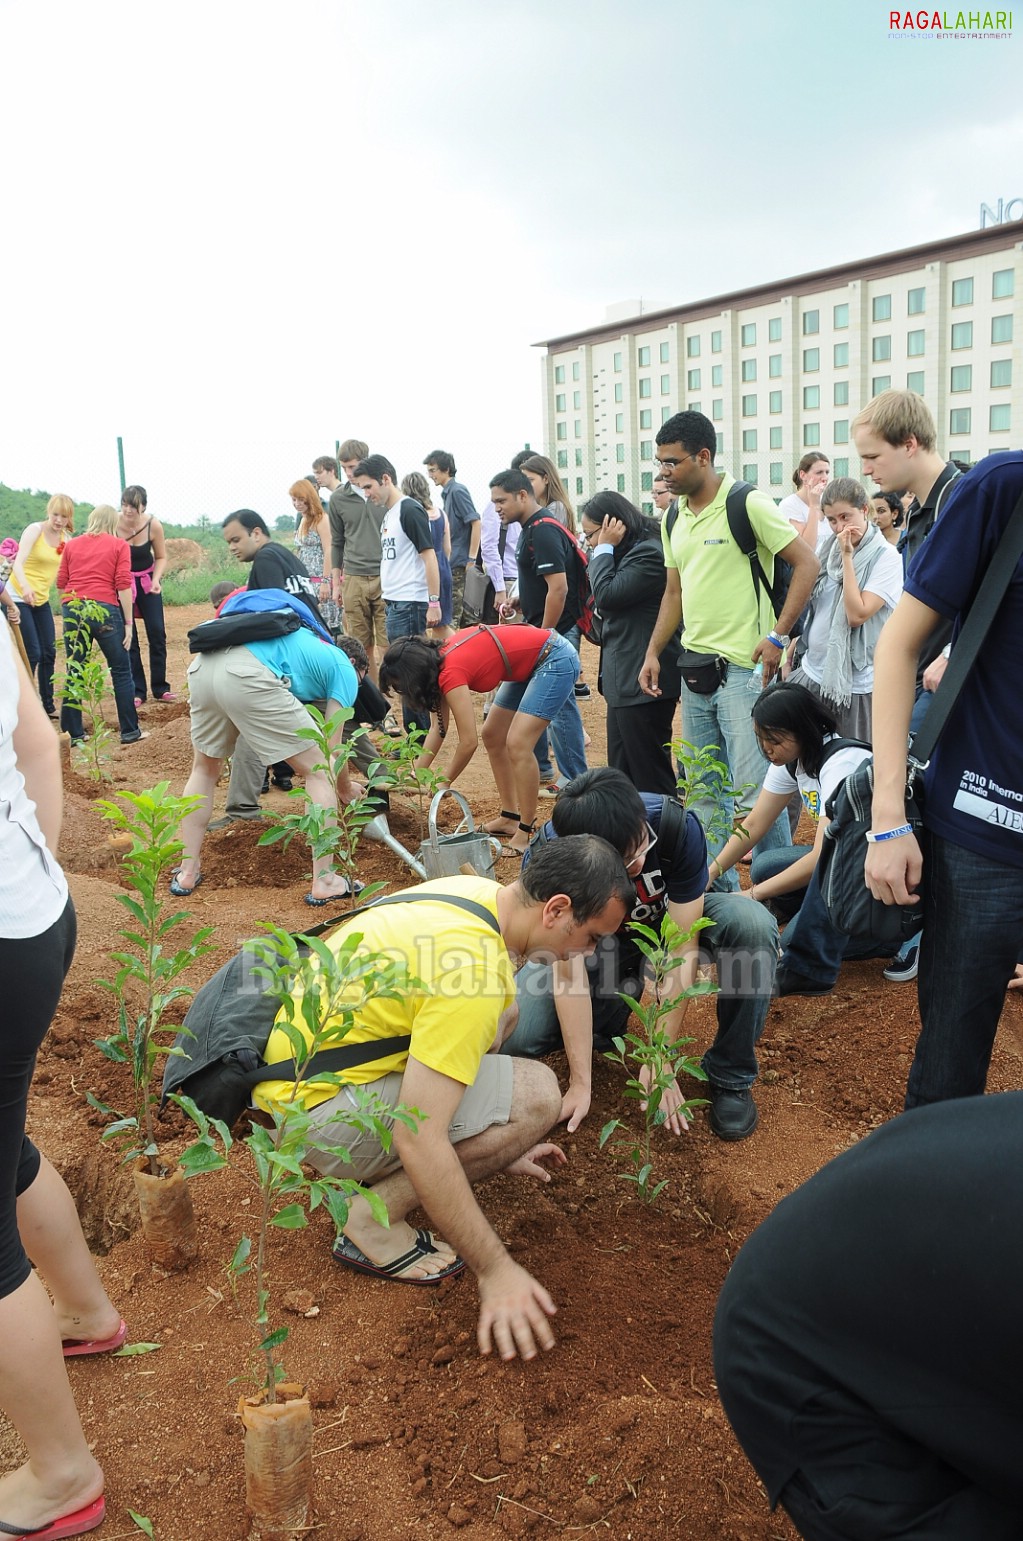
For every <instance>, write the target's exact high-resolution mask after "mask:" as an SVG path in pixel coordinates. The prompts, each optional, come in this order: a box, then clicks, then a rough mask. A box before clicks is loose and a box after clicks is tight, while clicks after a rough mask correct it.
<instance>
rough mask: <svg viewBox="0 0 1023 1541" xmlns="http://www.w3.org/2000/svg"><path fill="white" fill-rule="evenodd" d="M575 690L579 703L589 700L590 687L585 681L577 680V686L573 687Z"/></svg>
mask: <svg viewBox="0 0 1023 1541" xmlns="http://www.w3.org/2000/svg"><path fill="white" fill-rule="evenodd" d="M573 689H574V690H575V698H576V700H577V701H588V700H589V697H590V687H589V685H587V683H586V681H585V680H577V681H576V684H575V685H574V686H573Z"/></svg>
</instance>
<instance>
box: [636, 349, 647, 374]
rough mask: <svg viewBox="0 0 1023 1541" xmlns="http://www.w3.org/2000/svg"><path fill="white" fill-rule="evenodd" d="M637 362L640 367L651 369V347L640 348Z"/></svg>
mask: <svg viewBox="0 0 1023 1541" xmlns="http://www.w3.org/2000/svg"><path fill="white" fill-rule="evenodd" d="M636 362H637V364H638V365H639V367H640V369H649V367H650V349H649V348H640V350H639V355H638V357H637V360H636Z"/></svg>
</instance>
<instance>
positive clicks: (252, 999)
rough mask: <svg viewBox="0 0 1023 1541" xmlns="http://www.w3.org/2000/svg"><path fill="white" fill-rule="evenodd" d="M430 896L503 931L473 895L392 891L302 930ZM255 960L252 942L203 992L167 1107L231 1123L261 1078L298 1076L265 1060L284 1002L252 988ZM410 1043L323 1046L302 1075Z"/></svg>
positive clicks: (166, 1085)
mask: <svg viewBox="0 0 1023 1541" xmlns="http://www.w3.org/2000/svg"><path fill="white" fill-rule="evenodd" d="M429 899H432V900H433V901H434V903H436V902H437V901H438V900H439V901H440V902H441V903H442V904H453V905H456V906H457V907H458V909H460V910H466V911H468V912H469V914H471V915H475V916H476V917H477V919H482V920H485V921H486V922H487V924H488V925H489V926H491V927H493V929H494V930H495V931H496V932H497V933H498V935H500V928H499V926H498V924H497V921H496V920H495V919H494V917H493V915H491V913H490V911H489V910H488V909H486V907H485V906H484V905H482V904H477V903H476V901H475V900H474V899H466V898H463V897H462V896H461V895H460V894H437V893H430V894H424V893H417V892H415V891H409V892H407V893H400V894H388V895H387V896H386V897H384V898H382V899H376V900H374V901H373V903H372V904H362V905H359V907H358V908H357V909H354V910H350V911H349V912H348V913H347V914H345V915H339V916H335V917H334V919H333V920H327V921H324V922H323V923H322V924H321V925H319V926H314V927H312V928H311V929H310V930H308V931H305V932H303V933H301V934H302V935H304V936H322V935H323V934H324V932H326V931H333V930H335V929H336V927H337V926H339V925H347V923H348V922H349V921H350V920H354V919H355V917H356V916H357V915H364V914H366V912H367V911H368V910H374V909H376V908H378V906H380V905H384V904H415V903H416V902H417V901H426V900H429ZM296 940H297V937H296ZM252 962H253V955H252V951H251V947H250V946H248V945H247V946H245V947H243V948H242V949H241V951H240V952H237V953H236V954H235V956H234V957H233V958H231V959H230V961H229V962H227V963H225V964H224V965H223V967H222V968H219V969H218V970H217V972H216V973H215V974H214V975H213V977H212V979H208V980H207V981H206V983H205V984H204V985H203V986H202V988H201V989H200V990H198V991H197V992H196V994H195V997H194V999H193V1000H192V1004H191V1005H190V1006H189V1008H188V1011H187V1013H186V1014H185V1020H184V1022H183V1024H182V1027H181V1031H180V1033H178V1035H177V1037H176V1038H175V1039H174V1045H173V1048H172V1050H171V1052H170V1054H169V1055H168V1058H167V1064H166V1067H165V1069H164V1073H163V1096H162V1098H161V1102H160V1106H161V1107H164V1106H165V1105H166V1102H167V1098H168V1097H169V1096H170V1095H171V1093H172V1092H184V1093H185V1095H186V1096H188V1097H191V1099H192V1101H193V1102H194V1103H195V1104H196V1106H197V1107H198V1108H200V1109H201V1111H202V1112H203V1113H205V1114H207V1116H208V1117H210V1118H220V1119H223V1121H224V1123H225V1124H226V1125H227V1126H228V1128H230V1127H231V1126H232V1124H234V1123H235V1122H236V1121H237V1120H238V1119H239V1118H240V1117H241V1115H242V1113H243V1112H244V1111H245V1109H246V1108H247V1107H248V1105H249V1101H250V1094H251V1092H252V1088H253V1087H254V1086H256V1085H258V1084H259V1082H260V1081H270V1080H273V1081H288V1080H292V1081H293V1080H294V1079H295V1073H296V1067H295V1061H294V1060H293V1059H290V1060H277V1061H275V1062H274V1063H273V1064H272V1065H268V1064H267V1062H266V1060H265V1059H264V1057H263V1056H264V1054H265V1053H266V1044H267V1039H268V1038H269V1037H270V1033H271V1031H272V1030H273V1025H274V1022H275V1021H276V1019H277V1013H278V1011H279V1010H280V1003H279V1001H278V1000H277V999H276V997H275V996H272V995H270V994H268V993H267V991H266V990H265V989H264V988H263V987H262V985H261V984H259V983H256V985H255V987H253V978H252ZM411 1041H412V1040H411V1036H410V1035H409V1034H403V1035H402V1036H401V1037H394V1038H374V1039H372V1040H371V1041H369V1042H364V1043H350V1044H340V1045H339V1046H338V1047H337V1048H332V1049H322V1050H321V1051H320V1053H319V1054H314V1055H313V1057H312V1059H311V1060H310V1061H309V1062H308V1064H307V1065H306V1067H305V1071H304V1076H303V1079H304V1080H307V1081H308V1080H315V1079H316V1072H317V1071H319V1072H320V1073H321V1074H330V1073H334V1074H337V1073H338V1072H339V1071H342V1070H348V1069H350V1068H351V1067H352V1066H353V1065H364V1064H366V1063H368V1061H370V1060H374V1059H383V1058H384V1057H385V1056H386V1055H389V1054H398V1053H400V1052H401V1051H402V1050H403V1049H407V1048H408V1046H409V1044H410V1043H411Z"/></svg>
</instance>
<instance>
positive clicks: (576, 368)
mask: <svg viewBox="0 0 1023 1541" xmlns="http://www.w3.org/2000/svg"><path fill="white" fill-rule="evenodd" d="M578 378H579V365H578V364H577V363H576V364H573V365H572V379H573V380H578Z"/></svg>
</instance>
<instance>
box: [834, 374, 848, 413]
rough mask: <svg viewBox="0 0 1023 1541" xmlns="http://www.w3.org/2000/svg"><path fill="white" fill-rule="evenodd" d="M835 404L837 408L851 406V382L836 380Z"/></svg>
mask: <svg viewBox="0 0 1023 1541" xmlns="http://www.w3.org/2000/svg"><path fill="white" fill-rule="evenodd" d="M834 402H835V406H836V407H847V406H848V405H849V381H848V380H836V381H835V394H834Z"/></svg>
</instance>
